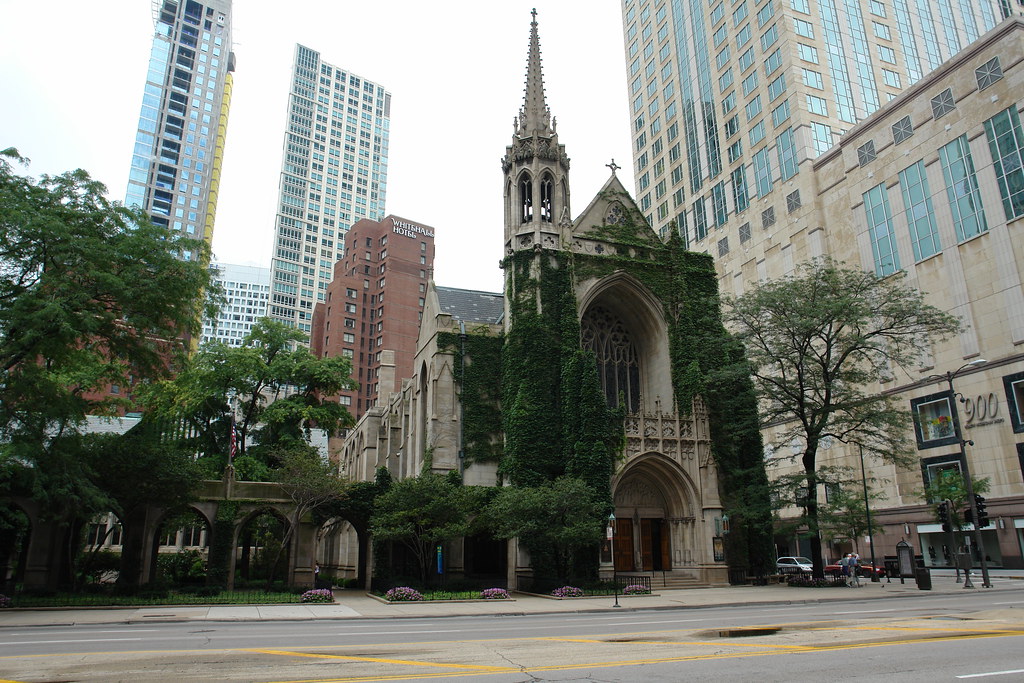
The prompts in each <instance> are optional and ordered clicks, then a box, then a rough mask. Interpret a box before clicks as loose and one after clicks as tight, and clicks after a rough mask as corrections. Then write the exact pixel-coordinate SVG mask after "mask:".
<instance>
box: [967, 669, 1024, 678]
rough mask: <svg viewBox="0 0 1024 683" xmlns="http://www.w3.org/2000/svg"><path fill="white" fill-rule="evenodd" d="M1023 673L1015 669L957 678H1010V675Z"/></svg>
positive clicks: (1022, 670)
mask: <svg viewBox="0 0 1024 683" xmlns="http://www.w3.org/2000/svg"><path fill="white" fill-rule="evenodd" d="M1021 673H1024V669H1013V670H1011V671H988V672H986V673H983V674H966V675H964V676H957V678H984V677H985V676H1008V675H1010V674H1021Z"/></svg>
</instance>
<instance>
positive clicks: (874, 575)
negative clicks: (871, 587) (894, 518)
mask: <svg viewBox="0 0 1024 683" xmlns="http://www.w3.org/2000/svg"><path fill="white" fill-rule="evenodd" d="M857 447H858V448H859V449H860V480H861V482H862V483H863V484H864V514H865V515H867V518H868V545H870V546H871V581H872V583H878V582H879V581H881V579H879V578H878V565H876V564H875V535H874V533H873V532H872V530H871V505H870V504H869V503H868V476H867V473H866V472H865V471H864V446H862V445H860V444H857Z"/></svg>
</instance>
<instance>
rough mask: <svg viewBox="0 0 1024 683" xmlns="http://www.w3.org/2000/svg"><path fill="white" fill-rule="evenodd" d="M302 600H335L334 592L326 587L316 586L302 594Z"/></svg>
mask: <svg viewBox="0 0 1024 683" xmlns="http://www.w3.org/2000/svg"><path fill="white" fill-rule="evenodd" d="M302 602H334V593H332V592H331V591H329V590H327V589H326V588H314V589H313V590H311V591H306V592H305V593H303V594H302Z"/></svg>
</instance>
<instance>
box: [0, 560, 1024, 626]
mask: <svg viewBox="0 0 1024 683" xmlns="http://www.w3.org/2000/svg"><path fill="white" fill-rule="evenodd" d="M991 579H992V584H993V587H992V588H991V589H986V588H981V587H980V586H981V575H980V573H978V572H975V573H974V574H973V575H972V580H973V581H974V584H975V586H977V588H976V589H975V590H977V591H1004V590H1013V589H1024V572H1022V571H1019V570H1017V571H1012V570H1011V571H1009V572H993V573H992V575H991ZM904 581H905V583H903V584H901V583H900V582H899V579H893V580H892V582H891V583H887V582H886V580H885V579H882V581H881V582H879V583H872V582H871V581H870V580H866V579H864V580H862V581H861V588H845V587H837V588H790V587H789V586H786V585H771V586H726V587H721V588H690V589H685V590H665V591H660V592H659V591H658V590H657V585H655V593H654V594H653V595H644V596H629V597H624V596H621V595H620V596H619V605H620V608H619V609H620V610H623V611H635V610H650V609H678V608H703V607H726V606H734V605H766V604H806V603H821V602H832V601H842V600H850V599H857V600H865V599H866V600H871V599H880V600H882V599H886V598H892V597H897V596H901V597H907V598H911V597H912V596H914V595H935V594H939V593H947V594H948V593H962V592H963V591H964V590H965V589H964V588H963V584H962V583H956V582H955V580H954V578H953V573H952V571H949V573H948V574H947V573H945V572H944V571H943V570H938V571H933V572H932V590H930V591H922V590H919V589H918V587H917V584H916V583H915V582H914V580H913V579H904ZM335 600H336V602H335V604H333V605H322V604H321V605H301V604H296V605H266V606H259V605H211V606H194V607H190V606H177V605H168V606H163V607H161V606H155V607H144V608H138V607H108V608H79V609H59V608H58V609H53V608H48V609H4V610H0V627H4V626H43V625H74V624H132V623H134V624H137V623H152V622H193V621H194V622H202V621H304V620H313V619H387V618H410V617H453V616H479V615H496V614H502V615H522V614H555V613H580V612H608V611H612V610H614V609H615V608H614V607H613V604H614V602H615V600H614V597H612V596H601V597H594V598H575V599H570V600H555V599H551V598H545V597H542V596H535V595H526V594H521V593H514V594H513V599H512V600H508V601H505V600H502V601H474V602H456V601H452V602H430V603H408V602H406V603H391V604H388V603H383V602H381V601H379V600H376V599H374V598H371V597H370V596H368V595H366V594H365V593H363V592H358V591H341V590H339V591H335Z"/></svg>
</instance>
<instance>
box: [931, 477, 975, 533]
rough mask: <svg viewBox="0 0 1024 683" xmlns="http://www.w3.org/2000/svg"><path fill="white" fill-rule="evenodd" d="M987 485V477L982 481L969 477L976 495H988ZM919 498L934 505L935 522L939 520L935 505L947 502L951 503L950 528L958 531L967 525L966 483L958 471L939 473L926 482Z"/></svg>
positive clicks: (968, 505)
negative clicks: (965, 514) (965, 516)
mask: <svg viewBox="0 0 1024 683" xmlns="http://www.w3.org/2000/svg"><path fill="white" fill-rule="evenodd" d="M989 484H990V481H989V478H988V477H984V478H982V479H978V478H976V477H971V486H972V487H973V488H974V492H975V493H976V494H978V495H981V494H983V493H988V490H989ZM920 496H921V498H923V499H924V500H926V501H928V502H931V503H936V506H935V519H936V520H938V519H939V512H938V505H937V504H938V503H941V502H942V501H944V500H948V501H949V502H950V503H951V506H950V509H949V521H950V526H952V527H953V528H954V529H957V530H960V529H963V528H964V526H965V525H966V524H967V520H966V519H965V518H964V513H966V512H968V511H969V510H970V507H971V505H970V503H969V502H968V500H967V481H966V479H964V475H963V474H962V473H961V472H960V471H959V470H955V469H948V470H943V471H941V472H939V473H938V476H936V477H934V478H933V479H932V480H931V481H930V482H928V486H926V487H925V488H924V490H923V491H921V493H920Z"/></svg>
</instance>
